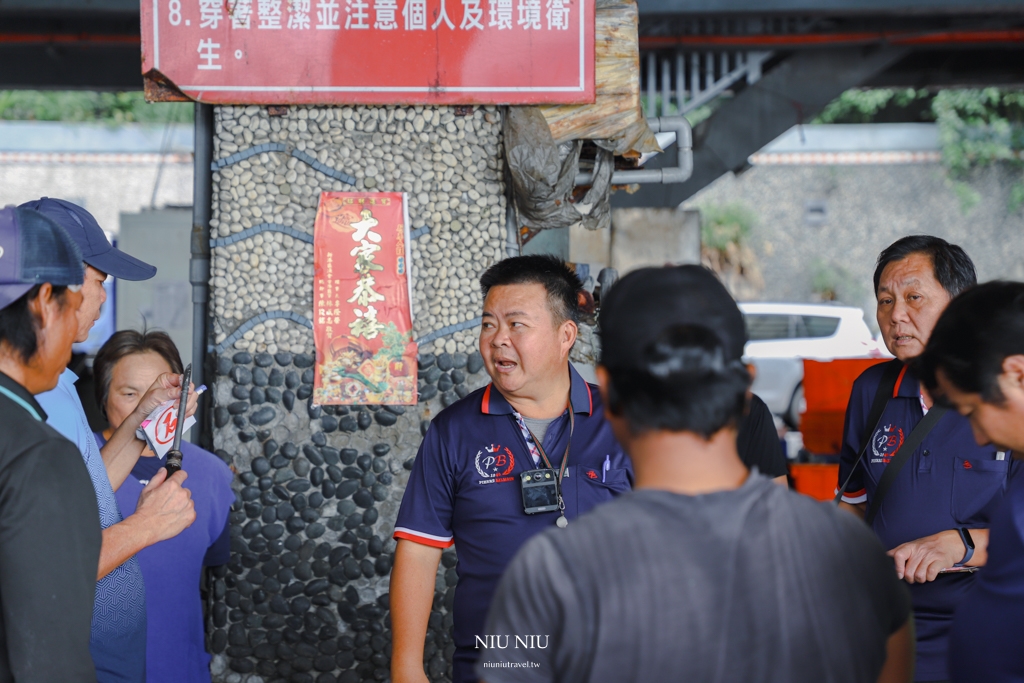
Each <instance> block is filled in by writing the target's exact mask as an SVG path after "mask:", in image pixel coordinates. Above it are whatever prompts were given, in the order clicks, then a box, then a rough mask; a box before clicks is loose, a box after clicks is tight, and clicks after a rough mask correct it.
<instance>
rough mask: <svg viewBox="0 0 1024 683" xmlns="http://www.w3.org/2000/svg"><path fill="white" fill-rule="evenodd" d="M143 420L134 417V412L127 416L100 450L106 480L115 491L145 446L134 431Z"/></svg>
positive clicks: (141, 417)
mask: <svg viewBox="0 0 1024 683" xmlns="http://www.w3.org/2000/svg"><path fill="white" fill-rule="evenodd" d="M144 419H145V416H144V415H136V414H135V413H134V412H133V413H131V414H130V415H128V417H126V418H125V420H124V422H122V423H121V426H120V427H118V428H117V429H116V430H115V431H114V433H113V434H112V435H111V436H110V441H108V442H107V443H106V445H104V446H103V448H102V449H100V453H101V454H102V455H103V465H104V466H105V467H106V468H107V478H108V479H110V486H111V487H112V488H113V489H114V490H115V491H116V490H118V489H119V488H121V484H123V483H124V480H125V479H127V478H128V475H129V474H131V472H132V468H133V467H135V463H136V462H138V460H139V455H141V454H142V449H143V447H144V446H145V444H144V443H143V442H142V440H140V439H138V438H136V436H135V430H136V429H138V428H139V426H140V425H142V421H143V420H144Z"/></svg>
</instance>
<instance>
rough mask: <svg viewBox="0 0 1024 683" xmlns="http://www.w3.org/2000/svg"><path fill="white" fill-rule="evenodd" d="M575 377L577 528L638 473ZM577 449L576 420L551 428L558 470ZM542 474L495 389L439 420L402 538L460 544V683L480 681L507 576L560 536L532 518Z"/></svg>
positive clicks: (421, 457) (568, 478)
mask: <svg viewBox="0 0 1024 683" xmlns="http://www.w3.org/2000/svg"><path fill="white" fill-rule="evenodd" d="M569 373H570V376H571V386H572V388H571V391H570V399H571V404H572V409H573V412H574V413H575V416H574V417H575V428H574V429H573V434H572V445H571V449H570V452H569V463H568V470H567V472H566V475H565V478H564V479H563V481H562V497H563V499H564V500H565V516H566V517H567V518H568V519H569V523H570V524H572V520H573V519H575V518H576V517H578V516H579V515H582V514H584V513H586V512H587V511H589V510H591V509H593V508H594V507H595V506H597V505H599V504H601V503H604V502H606V501H609V500H611V499H612V498H613V497H614V496H616V495H617V494H619V493H622V492H624V491H628V490H629V489H630V487H631V482H632V477H633V473H632V469H631V467H630V464H629V460H628V459H627V457H626V454H625V453H624V452H623V451H622V449H621V447H620V446H619V444H618V442H617V441H616V440H615V437H614V436H613V435H612V430H611V427H610V425H609V424H608V423H607V421H605V419H604V410H603V407H602V405H601V397H600V395H599V394H598V391H597V387H596V386H593V385H590V384H587V382H585V381H584V380H583V378H582V377H580V376H579V374H578V373H577V372H576V370H575V369H573V368H572V366H570V368H569ZM568 441H569V415H568V410H567V411H566V412H565V413H564V414H563V415H562V416H561V417H559V418H557V419H555V420H554V421H553V422H552V423H551V424H550V426H549V427H548V430H547V433H546V434H545V436H544V440H543V446H544V450H545V452H546V453H547V454H548V458H550V459H551V461H552V465H553V466H554V467H555V468H556V469H557V468H558V466H559V464H560V463H561V458H562V455H563V454H564V453H565V447H566V443H567V442H568ZM606 458H607V459H608V462H609V469H607V470H606V471H605V470H604V463H605V459H606ZM540 466H541V467H543V464H541V465H540ZM537 467H538V466H537V465H535V464H534V462H533V458H532V457H531V455H530V451H529V447H528V445H527V443H526V440H525V438H524V437H523V433H522V431H521V430H520V428H519V426H518V424H517V422H516V419H515V414H514V411H513V409H512V406H511V405H509V403H508V401H506V400H505V398H504V397H503V396H502V395H501V393H500V392H499V391H498V390H497V389H496V388H495V387H494V385H493V384H489V385H487V386H486V387H484V388H482V389H479V390H477V391H475V392H473V393H471V394H469V395H468V396H466V397H465V398H464V399H462V400H461V401H459V402H457V403H454V404H452V405H451V406H450V407H448V408H447V409H445V410H444V411H442V412H441V413H440V414H438V416H437V417H436V418H434V420H433V421H432V422H431V423H430V429H428V430H427V434H426V437H425V438H424V440H423V444H422V445H421V446H420V450H419V453H418V454H417V456H416V461H415V464H414V465H413V469H412V473H411V475H410V476H409V483H408V486H407V487H406V490H405V496H404V498H403V499H402V507H401V509H400V510H399V512H398V519H397V521H396V523H395V534H394V535H395V538H396V539H407V540H411V541H415V542H417V543H422V544H424V545H430V546H434V547H438V548H447V547H449V546H451V545H452V544H455V546H456V548H457V550H458V553H459V561H458V565H457V566H456V571H457V572H458V576H459V583H458V586H457V587H456V589H455V604H454V608H453V618H454V632H455V633H454V637H455V646H456V648H457V650H456V653H455V661H454V668H455V671H454V676H453V683H463V681H475V680H476V677H475V675H474V674H473V669H472V664H473V662H474V661H475V659H476V655H477V650H476V649H475V644H476V636H477V635H480V636H483V635H485V634H484V632H483V628H484V621H485V619H486V617H487V609H488V607H489V606H490V603H491V598H492V596H493V595H494V591H495V589H496V588H497V584H498V580H499V579H500V578H501V575H502V573H503V572H504V571H505V567H507V566H508V564H509V562H511V560H512V557H513V556H514V555H515V554H516V551H517V550H519V548H520V546H522V545H523V543H525V542H526V541H527V540H528V539H529V538H530V537H532V536H534V535H535V534H538V533H540V532H541V531H545V530H547V529H550V528H552V527H554V526H555V520H556V519H557V517H558V513H557V512H548V513H540V514H534V515H527V514H526V513H525V512H524V511H523V498H522V493H521V488H520V484H519V475H520V473H522V472H525V471H527V470H532V469H536V468H537ZM602 474H603V476H602Z"/></svg>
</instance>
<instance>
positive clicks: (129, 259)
mask: <svg viewBox="0 0 1024 683" xmlns="http://www.w3.org/2000/svg"><path fill="white" fill-rule="evenodd" d="M84 260H85V262H86V263H88V264H89V265H90V266H92V267H93V268H96V269H97V270H102V271H103V272H104V273H106V274H107V275H113V276H114V277H116V278H120V279H121V280H148V279H149V278H151V277H153V276H154V275H156V266H151V265H149V264H148V263H146V262H145V261H140V260H139V259H137V258H135V257H134V256H129V255H128V254H126V253H124V252H123V251H121V250H119V249H117V248H115V247H111V248H110V250H109V251H105V252H103V253H102V254H98V255H96V256H88V257H86V258H85V259H84Z"/></svg>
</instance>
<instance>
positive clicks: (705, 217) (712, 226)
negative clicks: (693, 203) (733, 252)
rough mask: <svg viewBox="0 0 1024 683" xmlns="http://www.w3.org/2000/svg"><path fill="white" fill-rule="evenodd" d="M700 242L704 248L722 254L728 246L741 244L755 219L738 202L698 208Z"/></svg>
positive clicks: (748, 210)
mask: <svg viewBox="0 0 1024 683" xmlns="http://www.w3.org/2000/svg"><path fill="white" fill-rule="evenodd" d="M700 213H701V225H700V233H701V235H700V241H701V244H702V245H704V246H705V247H709V248H711V249H716V250H718V251H721V252H724V251H726V250H727V249H728V248H729V245H735V246H739V245H741V244H743V242H744V240H746V238H747V236H748V235H749V234H750V229H751V228H752V227H753V226H754V222H755V221H756V220H757V217H756V216H755V215H754V212H753V211H751V210H750V209H749V208H747V207H746V206H745V205H744V204H741V203H739V202H732V203H728V204H708V205H706V206H702V207H700Z"/></svg>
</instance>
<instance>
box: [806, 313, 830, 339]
mask: <svg viewBox="0 0 1024 683" xmlns="http://www.w3.org/2000/svg"><path fill="white" fill-rule="evenodd" d="M800 321H801V323H802V324H801V325H800V328H799V329H798V336H799V337H803V338H805V339H819V338H822V337H831V336H832V335H833V334H835V333H836V330H837V329H838V328H839V318H832V317H829V316H824V315H802V316H800Z"/></svg>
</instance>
